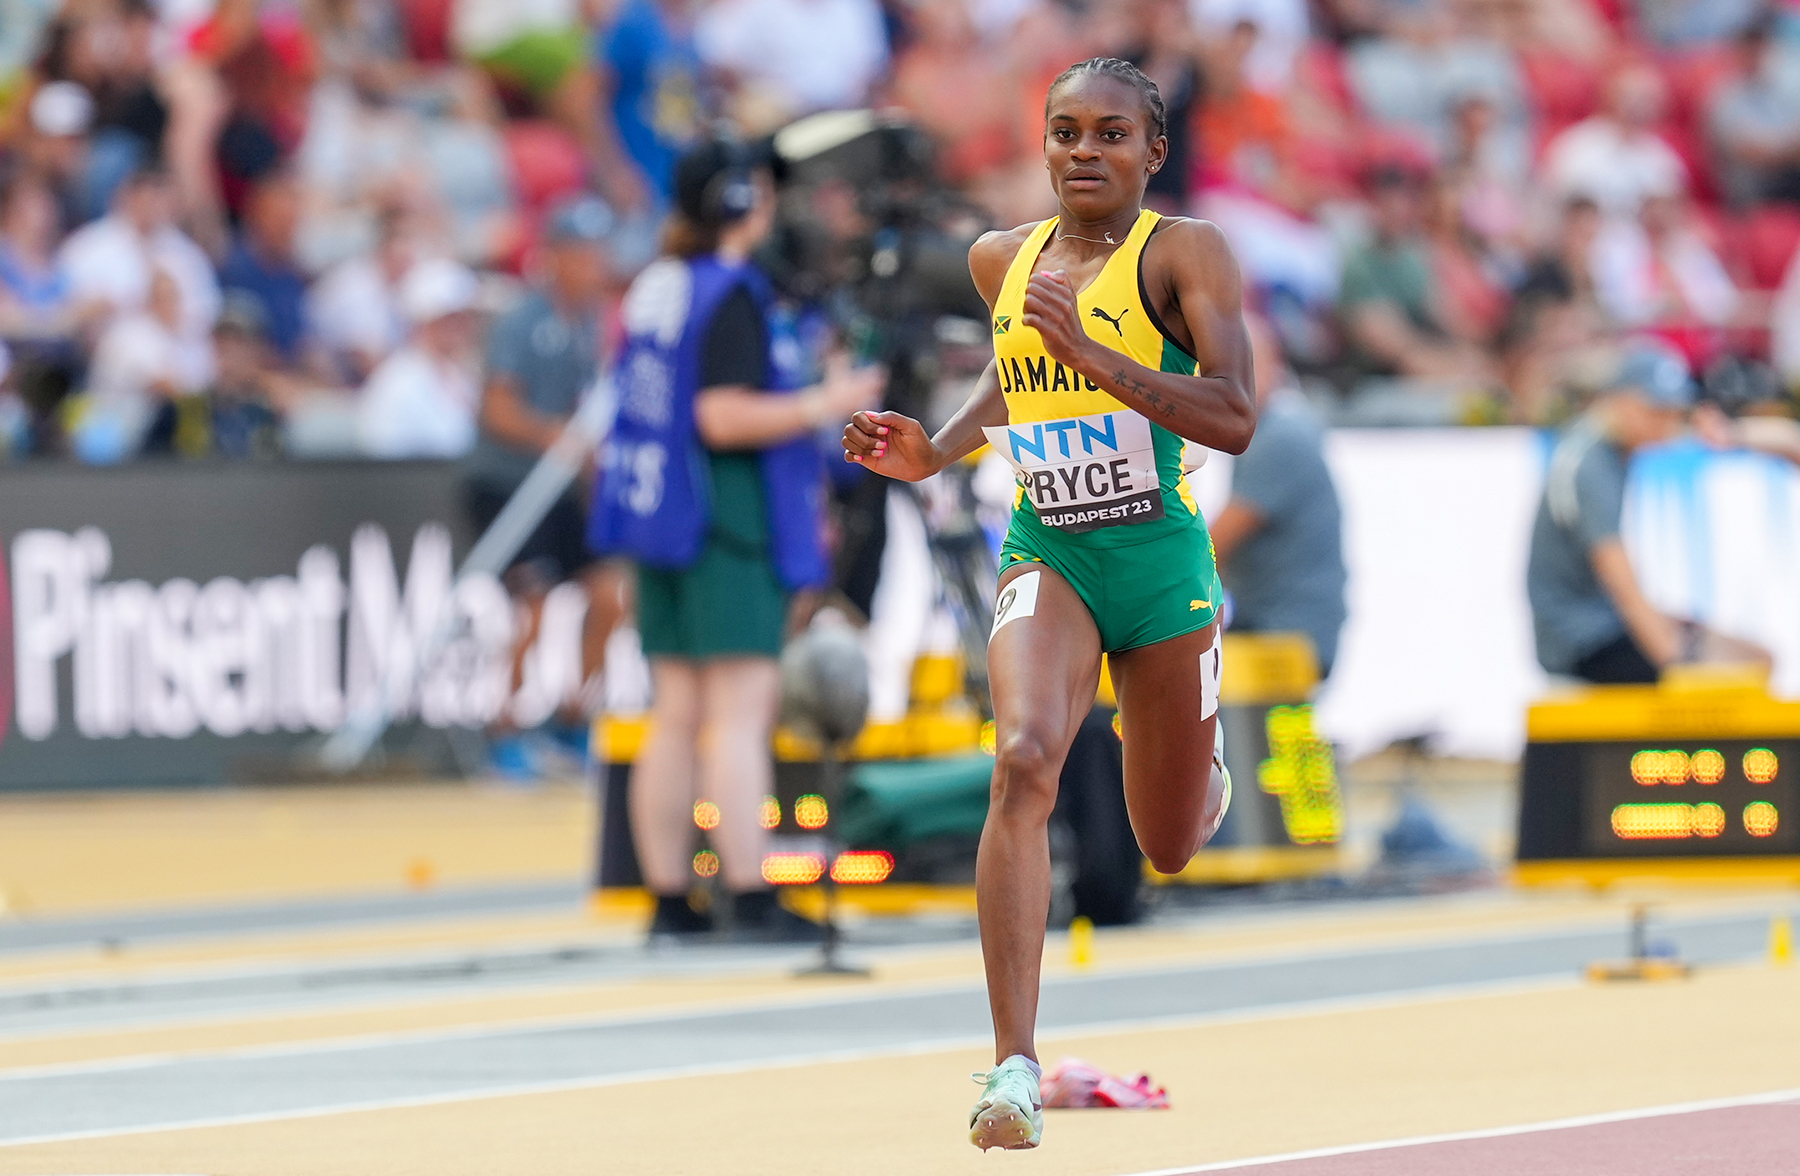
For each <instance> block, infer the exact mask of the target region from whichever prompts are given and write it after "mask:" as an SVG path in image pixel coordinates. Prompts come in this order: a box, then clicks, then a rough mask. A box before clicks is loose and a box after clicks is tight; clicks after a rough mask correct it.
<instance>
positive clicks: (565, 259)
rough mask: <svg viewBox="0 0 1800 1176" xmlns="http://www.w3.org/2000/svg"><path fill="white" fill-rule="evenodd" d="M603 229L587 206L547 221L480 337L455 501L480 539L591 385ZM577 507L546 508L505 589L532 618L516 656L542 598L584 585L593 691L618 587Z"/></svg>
mask: <svg viewBox="0 0 1800 1176" xmlns="http://www.w3.org/2000/svg"><path fill="white" fill-rule="evenodd" d="M612 228H613V216H612V213H611V212H610V211H609V210H608V209H607V207H606V206H605V205H604V204H602V203H601V202H600V201H599V200H596V199H594V198H592V197H588V198H583V199H577V200H574V201H570V202H568V203H565V204H563V205H562V206H560V207H558V208H556V209H555V210H553V211H552V213H551V216H550V218H549V221H548V222H547V224H546V225H545V229H544V240H543V243H542V246H541V248H540V251H539V257H538V264H537V275H536V281H534V282H533V284H532V288H531V289H530V290H529V291H528V292H527V293H526V294H525V296H524V298H523V299H522V300H521V301H520V303H519V305H518V306H516V307H514V308H513V310H512V311H510V312H509V313H507V314H505V315H503V316H501V318H500V319H499V321H497V322H495V323H494V325H493V328H492V329H491V330H490V331H489V332H488V340H487V359H486V374H485V376H484V379H485V383H484V384H483V385H482V389H481V401H480V410H479V415H478V417H477V422H478V426H479V430H478V437H477V440H476V442H475V446H474V448H473V449H472V450H471V451H470V453H469V456H468V458H467V460H466V462H465V468H466V470H467V480H466V482H465V487H464V489H465V493H466V495H467V503H468V507H469V514H470V516H471V518H472V519H473V521H474V523H475V526H476V528H477V529H478V530H485V529H486V528H487V527H488V526H489V525H490V524H491V523H493V521H494V520H495V519H496V518H497V517H499V514H500V511H501V509H502V508H503V507H505V505H506V502H507V500H508V499H509V498H511V497H512V495H513V492H514V491H516V490H517V489H518V488H519V486H520V485H521V484H522V483H523V482H524V481H525V478H526V477H527V476H528V475H529V474H530V473H531V470H532V467H533V466H534V465H536V464H537V461H538V459H539V458H541V457H542V456H543V455H544V453H545V451H547V450H548V449H549V448H550V447H551V446H552V445H553V444H555V442H556V439H557V437H558V436H560V435H561V433H562V431H563V429H564V428H565V427H566V426H567V424H568V422H569V418H570V417H571V416H573V415H574V413H575V410H576V408H577V407H579V406H580V404H581V402H582V398H583V396H585V395H586V394H587V393H588V391H589V390H590V389H591V388H592V387H593V386H594V384H595V381H596V380H597V379H598V377H599V372H600V335H599V319H600V311H601V304H602V301H603V300H604V299H605V297H606V295H607V293H608V282H609V279H610V274H609V272H608V268H607V255H606V242H607V239H608V234H609V233H610V232H611V230H612ZM579 495H580V492H579V491H577V490H576V489H574V488H571V489H570V490H569V491H568V492H567V493H565V494H564V495H563V497H561V498H560V499H558V500H557V501H556V503H555V505H554V506H552V507H551V508H550V510H549V512H548V513H547V514H546V515H545V516H544V518H543V521H542V522H540V523H539V524H538V526H537V528H536V530H534V531H533V532H532V533H531V535H530V536H528V537H527V538H526V540H525V542H524V544H523V546H522V547H521V548H520V549H519V553H518V555H517V557H516V558H515V560H514V562H513V565H512V567H510V568H509V569H507V572H506V575H505V582H506V586H507V589H508V590H509V591H510V592H511V593H512V594H513V597H514V599H515V600H518V601H519V602H520V603H521V604H522V606H523V607H524V608H525V609H526V610H527V612H528V613H529V615H530V616H531V617H532V623H531V624H530V625H529V626H526V627H525V629H526V632H525V633H524V634H523V635H522V636H523V638H524V639H523V640H522V641H521V644H520V646H519V649H520V650H521V651H522V650H523V649H524V647H525V644H527V643H528V641H529V638H530V634H531V633H532V632H533V631H535V629H536V626H537V619H536V618H537V617H538V616H539V615H540V614H541V611H542V609H543V604H544V599H545V597H546V596H547V595H548V594H549V592H550V590H551V589H552V588H554V587H556V585H558V584H560V583H562V582H563V581H565V580H572V579H577V578H579V579H581V580H582V581H583V584H584V586H585V587H586V589H587V591H588V599H589V609H588V616H587V621H586V627H585V629H584V631H583V647H582V667H583V673H584V675H585V676H586V677H587V678H590V679H591V678H592V677H593V675H594V674H595V673H597V672H598V671H599V669H600V666H601V664H602V663H603V662H604V660H605V654H606V637H607V635H608V634H609V633H610V632H611V631H612V627H613V624H614V623H615V622H616V621H617V619H618V615H619V612H620V608H621V605H620V586H619V583H618V580H617V577H616V576H613V575H610V574H609V573H608V572H607V571H606V569H605V568H604V567H602V566H601V565H598V564H596V563H595V562H594V561H593V558H592V556H591V555H590V554H589V552H588V549H587V539H586V528H587V519H586V514H587V512H586V508H585V506H584V504H583V501H582V498H581V497H580V496H579Z"/></svg>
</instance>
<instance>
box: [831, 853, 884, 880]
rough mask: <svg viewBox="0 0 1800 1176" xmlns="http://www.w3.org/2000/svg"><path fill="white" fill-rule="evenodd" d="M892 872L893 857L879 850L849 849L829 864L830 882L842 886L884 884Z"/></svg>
mask: <svg viewBox="0 0 1800 1176" xmlns="http://www.w3.org/2000/svg"><path fill="white" fill-rule="evenodd" d="M893 872H894V855H893V854H891V853H888V852H887V851H886V850H881V849H849V850H845V851H844V852H843V853H840V854H838V855H837V860H836V861H834V862H832V863H831V880H832V881H833V882H836V883H839V884H840V885H843V886H867V885H869V884H870V883H873V882H886V881H887V880H888V875H889V874H892V873H893Z"/></svg>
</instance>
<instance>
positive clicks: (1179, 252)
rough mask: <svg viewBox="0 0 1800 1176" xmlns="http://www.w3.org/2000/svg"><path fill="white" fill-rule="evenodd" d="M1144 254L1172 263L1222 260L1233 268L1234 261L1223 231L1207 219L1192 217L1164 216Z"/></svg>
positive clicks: (1235, 261) (1218, 261)
mask: <svg viewBox="0 0 1800 1176" xmlns="http://www.w3.org/2000/svg"><path fill="white" fill-rule="evenodd" d="M1144 252H1145V255H1146V256H1147V257H1150V258H1154V259H1156V260H1159V261H1162V260H1166V261H1168V262H1169V263H1171V264H1177V265H1179V264H1181V263H1183V262H1186V263H1195V262H1198V263H1199V264H1201V265H1207V264H1209V263H1210V264H1218V263H1225V264H1228V265H1230V266H1231V268H1232V269H1233V270H1234V271H1235V270H1236V269H1237V260H1236V258H1234V257H1233V256H1232V253H1231V243H1230V242H1228V241H1227V240H1225V233H1224V231H1223V230H1221V229H1220V228H1219V226H1218V225H1215V224H1213V223H1212V222H1211V221H1209V220H1200V219H1198V218H1196V217H1191V216H1165V217H1163V218H1162V220H1161V221H1160V222H1159V223H1158V224H1157V226H1156V228H1155V229H1154V230H1153V231H1152V232H1151V234H1150V242H1149V244H1148V245H1147V246H1145V250H1144Z"/></svg>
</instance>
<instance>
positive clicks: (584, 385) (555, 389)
mask: <svg viewBox="0 0 1800 1176" xmlns="http://www.w3.org/2000/svg"><path fill="white" fill-rule="evenodd" d="M598 335H599V332H598V329H597V324H596V323H595V321H594V319H593V318H592V317H590V318H587V319H585V320H578V321H574V322H571V321H570V320H568V319H565V318H564V317H563V316H562V315H561V314H560V313H559V312H558V311H557V309H556V307H555V306H554V305H553V304H552V303H551V302H550V300H549V299H548V298H547V297H545V296H544V294H543V292H542V291H540V290H533V291H531V292H530V293H529V294H527V295H526V296H525V298H524V299H523V301H521V302H520V303H519V305H518V306H516V307H514V308H513V309H512V310H511V311H510V312H508V313H507V314H506V315H504V316H503V317H502V318H501V319H500V320H499V321H497V322H496V323H495V324H494V326H493V329H492V330H491V331H490V332H489V333H488V345H487V378H488V379H490V380H491V379H494V378H496V377H505V378H506V379H508V380H510V381H511V382H512V385H513V387H514V388H516V389H517V390H518V393H519V396H520V398H521V399H522V400H524V402H525V403H526V404H527V405H528V406H529V407H530V408H531V409H533V410H534V411H536V412H539V413H542V414H543V415H544V416H547V417H566V416H568V415H569V414H571V413H573V412H574V411H575V407H576V405H577V404H579V403H580V401H581V395H582V393H584V392H586V391H587V389H588V386H589V385H590V384H592V383H593V382H594V377H595V375H596V374H597V372H598V371H599V364H600V359H599V338H598ZM538 457H539V454H538V453H536V452H535V451H533V450H529V449H519V448H516V447H514V446H512V445H508V444H507V443H506V442H504V441H501V440H500V439H499V438H497V437H495V436H493V435H492V434H490V433H489V432H487V430H486V429H483V430H482V432H481V436H480V437H479V438H478V439H477V440H476V442H475V449H474V451H473V452H472V453H470V455H469V461H468V469H469V473H470V476H471V477H473V478H475V479H477V480H479V481H482V482H485V483H488V484H489V485H492V486H494V487H496V488H498V489H501V490H507V491H510V490H512V489H513V488H515V487H517V486H518V484H519V483H520V482H523V481H524V480H525V475H526V474H529V473H530V472H531V467H532V466H533V465H535V464H537V459H538Z"/></svg>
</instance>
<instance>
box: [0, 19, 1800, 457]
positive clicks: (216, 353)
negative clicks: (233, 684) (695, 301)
mask: <svg viewBox="0 0 1800 1176" xmlns="http://www.w3.org/2000/svg"><path fill="white" fill-rule="evenodd" d="M1095 55H1111V56H1120V57H1126V58H1130V59H1132V60H1134V61H1136V62H1138V63H1139V64H1140V65H1141V66H1142V67H1143V68H1144V69H1145V70H1146V72H1147V73H1149V74H1150V75H1151V76H1152V77H1153V78H1154V79H1156V80H1157V81H1158V83H1159V85H1160V86H1161V88H1162V92H1163V95H1164V98H1165V101H1166V103H1167V106H1168V110H1169V114H1170V138H1171V145H1170V146H1171V155H1170V157H1171V160H1172V165H1171V166H1169V167H1166V168H1165V169H1164V170H1163V171H1162V172H1161V173H1159V174H1158V175H1157V176H1156V177H1155V178H1154V180H1153V184H1152V190H1151V193H1150V199H1151V201H1152V202H1153V203H1154V204H1155V205H1157V206H1158V207H1160V208H1162V209H1163V210H1164V211H1168V212H1185V213H1188V214H1191V215H1199V216H1204V217H1207V218H1209V219H1211V220H1214V221H1216V222H1217V223H1218V224H1219V225H1220V226H1221V227H1222V228H1223V229H1224V230H1225V232H1226V233H1227V235H1228V237H1229V238H1230V240H1231V241H1232V243H1233V245H1234V247H1235V249H1236V251H1237V255H1238V258H1239V261H1240V263H1241V265H1242V268H1243V271H1244V274H1245V278H1246V283H1247V286H1248V288H1249V290H1250V292H1251V300H1252V303H1253V305H1254V306H1255V307H1256V308H1257V309H1258V310H1260V312H1261V313H1262V314H1263V316H1264V317H1265V318H1266V319H1267V320H1268V322H1269V323H1270V325H1271V328H1272V330H1273V332H1274V334H1275V336H1276V337H1277V339H1278V342H1279V345H1280V347H1281V349H1282V350H1283V351H1284V352H1285V354H1286V356H1287V359H1288V362H1289V364H1290V365H1291V366H1292V367H1293V368H1294V369H1295V371H1296V372H1297V373H1299V375H1300V377H1301V379H1302V382H1303V383H1304V384H1305V386H1306V387H1307V388H1308V389H1309V390H1310V391H1313V392H1314V393H1315V394H1316V397H1317V398H1324V399H1327V400H1329V401H1330V403H1331V407H1332V410H1333V412H1334V414H1335V415H1336V416H1337V418H1338V419H1340V420H1345V421H1359V420H1360V421H1365V422H1369V423H1452V422H1467V423H1480V422H1496V421H1511V422H1520V423H1554V422H1557V421H1560V420H1562V419H1564V418H1565V417H1567V416H1568V415H1570V413H1571V412H1572V410H1573V408H1574V407H1575V406H1576V405H1578V404H1579V403H1580V402H1581V400H1582V399H1583V397H1584V396H1586V395H1588V394H1590V393H1591V392H1592V391H1593V390H1594V389H1596V388H1597V387H1599V386H1600V383H1601V381H1602V380H1603V379H1604V378H1605V374H1606V373H1610V372H1611V371H1612V370H1613V369H1614V367H1616V363H1617V355H1618V348H1619V347H1620V345H1621V341H1622V340H1624V339H1626V338H1627V337H1630V336H1636V335H1643V334H1652V335H1656V336H1660V337H1661V338H1662V339H1663V340H1664V341H1665V342H1666V343H1667V344H1669V345H1670V346H1672V347H1673V348H1675V349H1676V350H1678V351H1679V353H1680V354H1681V355H1682V356H1683V357H1684V358H1685V360H1686V362H1687V363H1688V364H1689V365H1690V367H1691V369H1692V370H1693V372H1694V373H1695V374H1696V375H1702V374H1705V375H1706V376H1707V384H1708V386H1709V387H1712V386H1721V387H1723V386H1729V388H1730V389H1732V393H1731V394H1732V395H1735V396H1737V397H1738V398H1739V399H1740V400H1741V399H1744V398H1745V397H1750V398H1753V399H1762V400H1764V401H1767V402H1772V403H1779V402H1780V400H1781V398H1782V397H1783V396H1784V395H1785V394H1786V390H1787V388H1788V387H1790V386H1792V385H1793V384H1794V383H1795V382H1797V381H1800V266H1796V265H1795V264H1793V258H1794V255H1795V252H1796V249H1795V246H1796V243H1800V5H1794V4H1789V3H1787V2H1786V0H1783V2H1781V3H1775V4H1773V5H1772V6H1771V5H1770V4H1767V3H1765V2H1764V0H0V341H3V342H0V373H4V374H3V376H0V450H4V451H5V453H7V454H9V455H11V456H14V457H24V456H71V457H75V458H78V459H81V460H85V461H90V462H96V463H106V462H114V461H119V460H124V459H127V458H131V457H135V456H137V455H140V454H170V455H176V456H186V457H201V456H222V457H234V458H236V457H241V458H254V457H265V456H275V455H283V454H286V455H296V456H309V455H333V456H339V455H346V454H357V453H360V454H365V455H369V456H381V457H412V456H434V457H453V456H460V455H462V454H463V453H465V452H467V451H469V450H470V449H471V448H472V447H474V446H476V444H477V438H478V437H479V435H480V434H481V433H482V431H483V429H484V417H485V415H486V414H485V410H484V397H483V388H484V385H485V384H486V383H487V378H486V375H485V374H484V372H483V363H484V358H483V356H484V350H483V334H484V330H485V325H486V324H487V323H488V322H489V321H491V320H492V319H493V318H494V317H495V316H497V315H503V314H504V313H505V312H506V311H507V308H508V307H510V306H515V305H516V304H517V302H518V300H519V298H520V297H521V293H520V292H521V290H522V289H523V288H524V285H525V284H527V283H530V282H531V281H533V280H535V279H536V278H537V277H539V275H540V272H541V266H542V262H543V255H544V253H545V251H546V244H545V230H546V226H547V225H549V224H550V223H551V222H552V221H553V220H554V216H555V213H556V210H557V209H558V208H560V207H562V206H564V205H565V204H566V203H567V202H568V201H569V200H570V199H571V198H573V197H576V196H579V195H581V194H583V193H588V194H593V195H597V196H598V197H599V198H600V199H601V201H603V202H604V204H603V207H604V209H605V219H606V224H605V225H604V227H603V230H596V231H595V232H594V233H592V234H590V236H592V237H593V238H594V240H593V244H595V245H596V246H598V247H599V248H600V250H601V252H602V253H603V256H604V263H605V264H604V265H603V266H601V267H600V270H599V272H597V273H596V274H595V275H594V277H593V283H594V286H595V288H594V289H593V290H592V291H589V292H588V294H590V295H591V301H592V304H593V307H594V314H595V318H596V327H597V330H598V334H599V338H600V344H599V346H600V349H601V350H602V352H604V350H605V349H606V340H607V339H608V338H610V337H611V335H612V334H613V333H614V332H613V329H612V328H611V327H609V325H608V323H607V317H608V315H609V314H610V310H609V308H610V306H611V305H612V304H613V303H614V302H616V299H617V295H618V292H619V291H621V290H622V289H623V288H624V285H625V284H626V282H627V281H628V280H629V278H630V276H631V274H632V273H633V272H634V271H635V270H636V269H637V268H639V267H641V266H642V265H643V264H644V263H645V262H647V261H648V260H649V259H650V258H651V257H652V256H653V255H654V253H655V249H656V239H657V231H658V225H659V222H660V220H661V218H662V216H663V214H664V212H665V211H666V209H667V208H668V206H669V203H670V200H671V171H672V167H673V164H674V161H675V159H676V158H677V157H678V156H679V154H680V153H681V151H682V149H683V148H684V147H685V146H687V145H688V144H689V143H691V142H693V141H694V140H695V138H696V137H697V136H698V135H699V134H701V133H702V132H703V131H705V130H706V129H708V128H709V127H712V126H714V125H717V124H719V123H721V122H728V123H731V124H734V125H735V126H736V127H737V128H738V129H739V130H740V131H742V132H743V133H745V134H749V135H755V134H762V133H766V132H768V131H772V130H774V129H776V128H778V127H780V126H782V125H783V124H785V123H787V122H789V121H791V120H792V119H794V118H796V117H798V116H801V115H805V114H808V113H813V112H817V111H822V110H831V109H845V108H859V107H867V106H877V107H883V108H898V109H901V110H904V111H905V112H907V114H908V115H909V116H910V117H911V118H912V119H913V120H914V121H915V122H916V123H917V124H918V125H919V126H921V127H923V128H924V129H925V130H926V131H928V132H929V133H930V134H931V136H932V137H933V139H934V140H935V142H936V144H937V146H938V160H937V164H938V169H939V172H940V174H941V175H942V177H943V180H944V182H945V183H946V184H949V185H954V186H955V187H957V188H958V189H960V190H961V191H962V192H963V193H964V194H966V195H967V196H968V197H969V198H970V199H971V200H973V201H974V202H975V203H976V204H977V205H978V206H980V207H982V208H984V209H985V210H986V211H987V212H988V214H989V215H990V216H991V217H992V221H993V223H995V224H1000V225H1011V224H1016V223H1020V222H1023V221H1026V220H1030V219H1034V218H1037V217H1040V216H1042V215H1045V214H1047V213H1048V212H1050V211H1052V209H1051V206H1050V191H1049V186H1048V184H1047V183H1046V182H1045V179H1044V175H1043V172H1042V170H1041V169H1042V156H1041V142H1040V136H1041V129H1042V126H1041V124H1042V101H1043V95H1044V91H1045V89H1046V86H1047V85H1048V82H1049V80H1050V79H1051V78H1052V77H1053V76H1054V75H1055V74H1057V73H1058V72H1059V71H1061V70H1062V69H1063V68H1064V67H1065V66H1067V65H1068V64H1069V63H1071V62H1073V61H1076V60H1079V59H1082V58H1086V57H1089V56H1095ZM577 301H585V299H577ZM1714 373H1724V374H1723V375H1716V374H1714ZM1746 389H1748V391H1746Z"/></svg>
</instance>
